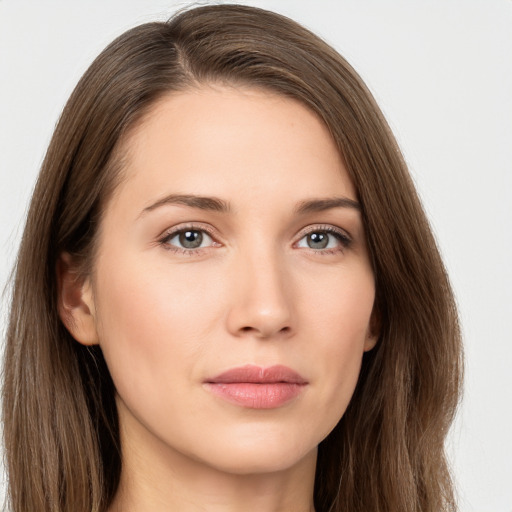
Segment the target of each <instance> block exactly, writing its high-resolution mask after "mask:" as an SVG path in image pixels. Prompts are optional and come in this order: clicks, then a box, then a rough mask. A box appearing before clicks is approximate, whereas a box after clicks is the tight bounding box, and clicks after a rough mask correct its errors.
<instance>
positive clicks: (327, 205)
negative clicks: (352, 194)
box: [295, 197, 361, 214]
mask: <svg viewBox="0 0 512 512" xmlns="http://www.w3.org/2000/svg"><path fill="white" fill-rule="evenodd" d="M331 208H352V209H354V210H358V211H361V205H360V204H359V203H358V202H357V201H355V200H354V199H349V198H348V197H329V198H326V199H310V200H308V201H302V202H300V203H299V204H298V205H297V207H296V208H295V212H296V213H301V214H304V213H315V212H323V211H325V210H330V209H331Z"/></svg>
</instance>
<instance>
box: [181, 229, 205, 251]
mask: <svg viewBox="0 0 512 512" xmlns="http://www.w3.org/2000/svg"><path fill="white" fill-rule="evenodd" d="M202 241H203V234H202V233H201V232H200V231H184V232H183V233H181V234H180V244H181V245H182V246H183V247H185V248H187V249H196V248H197V247H199V246H200V245H201V242H202Z"/></svg>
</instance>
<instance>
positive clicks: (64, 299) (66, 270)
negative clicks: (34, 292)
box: [56, 252, 98, 345]
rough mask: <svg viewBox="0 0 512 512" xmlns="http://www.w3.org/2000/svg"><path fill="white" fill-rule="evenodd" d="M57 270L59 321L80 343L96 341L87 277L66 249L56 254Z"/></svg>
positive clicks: (88, 343) (95, 342) (89, 343)
mask: <svg viewBox="0 0 512 512" xmlns="http://www.w3.org/2000/svg"><path fill="white" fill-rule="evenodd" d="M56 271H57V292H58V296H57V302H58V311H59V316H60V319H61V320H62V323H63V324H64V325H65V326H66V328H67V330H68V331H69V332H70V334H71V335H72V336H73V338H75V340H77V341H78V342H79V343H82V344H83V345H96V344H97V343H98V333H97V330H96V318H95V309H94V300H93V294H92V287H91V282H90V279H89V278H82V277H80V274H79V273H78V272H77V269H76V265H74V264H73V260H72V257H71V255H70V254H69V253H66V252H65V253H62V254H61V255H60V256H59V259H58V261H57V269H56Z"/></svg>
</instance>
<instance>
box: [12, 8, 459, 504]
mask: <svg viewBox="0 0 512 512" xmlns="http://www.w3.org/2000/svg"><path fill="white" fill-rule="evenodd" d="M42 262H43V264H42ZM460 350H461V349H460V335H459V330H458V324H457V315H456V310H455V306H454V301H453V297H452V293H451V290H450V286H449V282H448V279H447V277H446V273H445V271H444V267H443V265H442V262H441V260H440V257H439V254H438V251H437V249H436V245H435V242H434V240H433V237H432V234H431V232H430V229H429V226H428V222H427V220H426V218H425V215H424V213H423V211H422V208H421V205H420V203H419V201H418V198H417V195H416V193H415V191H414V187H413V185H412V183H411V180H410V178H409V176H408V173H407V170H406V167H405V164H404V162H403V160H402V157H401V155H400V152H399V150H398V148H397V146H396V143H395V141H394V139H393V136H392V135H391V133H390V131H389V128H388V127H387V124H386V122H385V120H384V119H383V116H382V114H381V113H380V110H379V109H378V107H377V105H376V104H375V102H374V100H373V98H372V97H371V95H370V93H369V92H368V90H367V88H366V87H365V86H364V84H363V83H362V81H361V80H360V78H359V77H358V76H357V74H356V73H355V72H354V71H353V70H352V68H351V67H350V66H349V65H348V64H347V63H346V61H344V59H343V58H342V57H340V56H339V55H338V54H337V53H336V52H335V51H334V50H333V49H332V48H330V47H329V46H327V45H326V44H325V43H324V42H322V41H321V40H319V39H318V38H317V37H316V36H314V35H312V34H311V33H310V32H308V31H307V30H305V29H304V28H302V27H300V26H298V25H297V24H296V23H294V22H292V21H290V20H288V19H286V18H283V17H282V16H278V15H276V14H273V13H270V12H267V11H263V10H259V9H254V8H250V7H242V6H227V5H224V6H209V7H201V8H197V9H192V10H189V11H186V12H183V13H181V14H179V15H178V16H176V17H175V18H173V19H171V20H170V21H169V22H168V23H150V24H146V25H142V26H140V27H137V28H135V29H133V30H130V31H128V32H127V33H125V34H124V35H122V36H120V37H119V38H118V39H117V40H116V41H114V42H113V43H112V44H111V45H110V46H109V47H108V48H107V49H106V50H105V51H104V52H102V54H101V55H100V56H99V57H98V58H97V59H96V61H95V62H94V63H93V64H92V65H91V67H90V68H89V70H88V71H87V72H86V73H85V75H84V76H83V78H82V79H81V81H80V83H79V84H78V86H77V88H76V90H75V91H74V93H73V94H72V96H71V98H70V100H69V102H68V104H67V105H66V107H65V109H64V112H63V114H62V117H61V120H60V122H59V124H58V126H57V128H56V131H55V134H54V137H53V139H52V142H51V144H50V147H49V149H48V153H47V156H46V159H45V161H44V163H43V167H42V170H41V174H40V178H39V180H38V184H37V186H36V190H35V192H34V196H33V199H32V204H31V208H30V212H29V216H28V220H27V225H26V228H25V233H24V236H23V241H22V245H21V248H20V254H19V258H18V263H17V269H16V277H15V282H14V296H13V303H12V311H11V319H10V325H9V331H8V339H7V348H6V357H5V370H4V375H5V377H4V379H5V382H4V423H5V426H4V437H5V444H6V458H7V466H8V473H9V489H10V498H11V503H12V508H13V510H14V511H16V512H18V511H27V510H31V511H50V510H51V511H57V510H58V511H78V510H83V511H92V510H94V511H96V510H98V511H110V512H114V511H118V510H124V511H128V510H168V509H173V510H202V509H205V510H240V509H246V510H247V509H249V510H293V511H301V510H316V511H327V510H331V511H335V510H340V511H341V510H351V511H365V512H367V511H372V510H375V511H377V510H382V511H384V510H390V511H391V510H393V511H404V512H405V511H412V510H417V511H422V512H423V511H434V510H435V511H439V510H454V509H455V504H454V500H453V493H452V488H451V483H450V477H449V474H448V471H447V467H446V461H445V458H444V454H443V443H444V438H445V435H446V433H447V429H448V427H449V425H450V422H451V420H452V418H453V414H454V409H455V406H456V404H457V400H458V392H459V386H460V373H461V368H460Z"/></svg>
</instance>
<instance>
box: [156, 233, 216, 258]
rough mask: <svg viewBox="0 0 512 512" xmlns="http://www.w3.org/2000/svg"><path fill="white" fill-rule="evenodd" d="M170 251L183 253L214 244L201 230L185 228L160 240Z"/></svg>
mask: <svg viewBox="0 0 512 512" xmlns="http://www.w3.org/2000/svg"><path fill="white" fill-rule="evenodd" d="M161 243H162V244H163V245H166V246H168V247H169V248H170V249H174V250H181V251H183V252H189V251H193V250H194V249H202V248H204V247H210V246H212V245H213V244H214V242H213V239H212V237H211V236H210V235H209V234H208V233H207V232H206V231H205V230H203V229H193V228H185V229H180V230H177V231H173V232H172V233H168V234H167V235H166V236H165V237H164V238H163V239H162V240H161Z"/></svg>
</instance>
